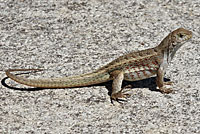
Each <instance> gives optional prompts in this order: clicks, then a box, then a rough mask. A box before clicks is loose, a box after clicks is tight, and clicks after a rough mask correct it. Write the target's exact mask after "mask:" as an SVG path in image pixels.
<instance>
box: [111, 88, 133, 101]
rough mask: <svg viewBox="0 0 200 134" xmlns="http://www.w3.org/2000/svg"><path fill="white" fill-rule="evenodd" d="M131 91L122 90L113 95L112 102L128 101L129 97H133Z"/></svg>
mask: <svg viewBox="0 0 200 134" xmlns="http://www.w3.org/2000/svg"><path fill="white" fill-rule="evenodd" d="M130 91H131V90H127V89H126V90H121V91H120V92H118V93H115V94H112V95H111V99H112V100H115V101H119V100H120V101H122V100H123V99H127V98H128V97H130V96H131V93H130Z"/></svg>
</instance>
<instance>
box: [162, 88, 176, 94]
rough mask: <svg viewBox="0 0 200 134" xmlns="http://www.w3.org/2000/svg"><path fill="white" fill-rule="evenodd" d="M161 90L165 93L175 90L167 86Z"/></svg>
mask: <svg viewBox="0 0 200 134" xmlns="http://www.w3.org/2000/svg"><path fill="white" fill-rule="evenodd" d="M159 90H160V92H161V93H165V94H169V93H171V92H172V91H173V90H172V89H171V88H166V87H160V88H159Z"/></svg>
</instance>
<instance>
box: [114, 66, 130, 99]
mask: <svg viewBox="0 0 200 134" xmlns="http://www.w3.org/2000/svg"><path fill="white" fill-rule="evenodd" d="M111 75H112V77H113V83H112V94H111V99H112V100H119V99H121V98H127V97H129V96H130V94H129V93H128V92H127V90H123V89H124V88H123V89H122V88H121V86H122V81H123V79H124V73H123V71H119V70H116V71H114V72H112V73H111Z"/></svg>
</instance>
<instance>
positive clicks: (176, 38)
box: [158, 28, 192, 61]
mask: <svg viewBox="0 0 200 134" xmlns="http://www.w3.org/2000/svg"><path fill="white" fill-rule="evenodd" d="M190 38H192V32H191V31H189V30H186V29H184V28H178V29H176V30H174V31H173V32H171V33H170V34H169V35H168V36H167V37H165V39H164V40H162V42H161V43H160V44H159V45H158V48H159V49H160V50H161V51H162V52H164V53H165V54H167V57H168V61H171V60H172V59H173V57H174V55H175V53H176V51H177V50H178V49H179V48H180V47H181V46H182V45H183V44H184V43H185V42H186V41H188V40H189V39H190Z"/></svg>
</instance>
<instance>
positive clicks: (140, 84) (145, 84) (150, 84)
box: [1, 72, 170, 95]
mask: <svg viewBox="0 0 200 134" xmlns="http://www.w3.org/2000/svg"><path fill="white" fill-rule="evenodd" d="M22 74H29V72H27V73H19V74H16V75H22ZM8 78H9V77H5V78H3V79H2V80H1V84H2V85H3V86H4V87H7V88H9V89H13V90H20V91H40V90H45V89H50V88H38V87H27V88H26V87H24V88H18V87H13V86H9V85H8V84H7V83H6V80H7V79H8ZM164 81H170V79H167V78H164ZM93 86H105V87H106V89H107V90H108V95H111V92H112V81H108V82H104V83H100V84H94V85H89V86H81V87H72V88H83V87H93ZM127 86H130V87H131V89H133V88H149V90H151V91H155V92H160V91H159V90H157V89H156V77H151V78H147V79H144V80H138V81H132V82H130V81H123V83H122V88H126V87H127ZM55 89H56V88H55Z"/></svg>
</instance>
